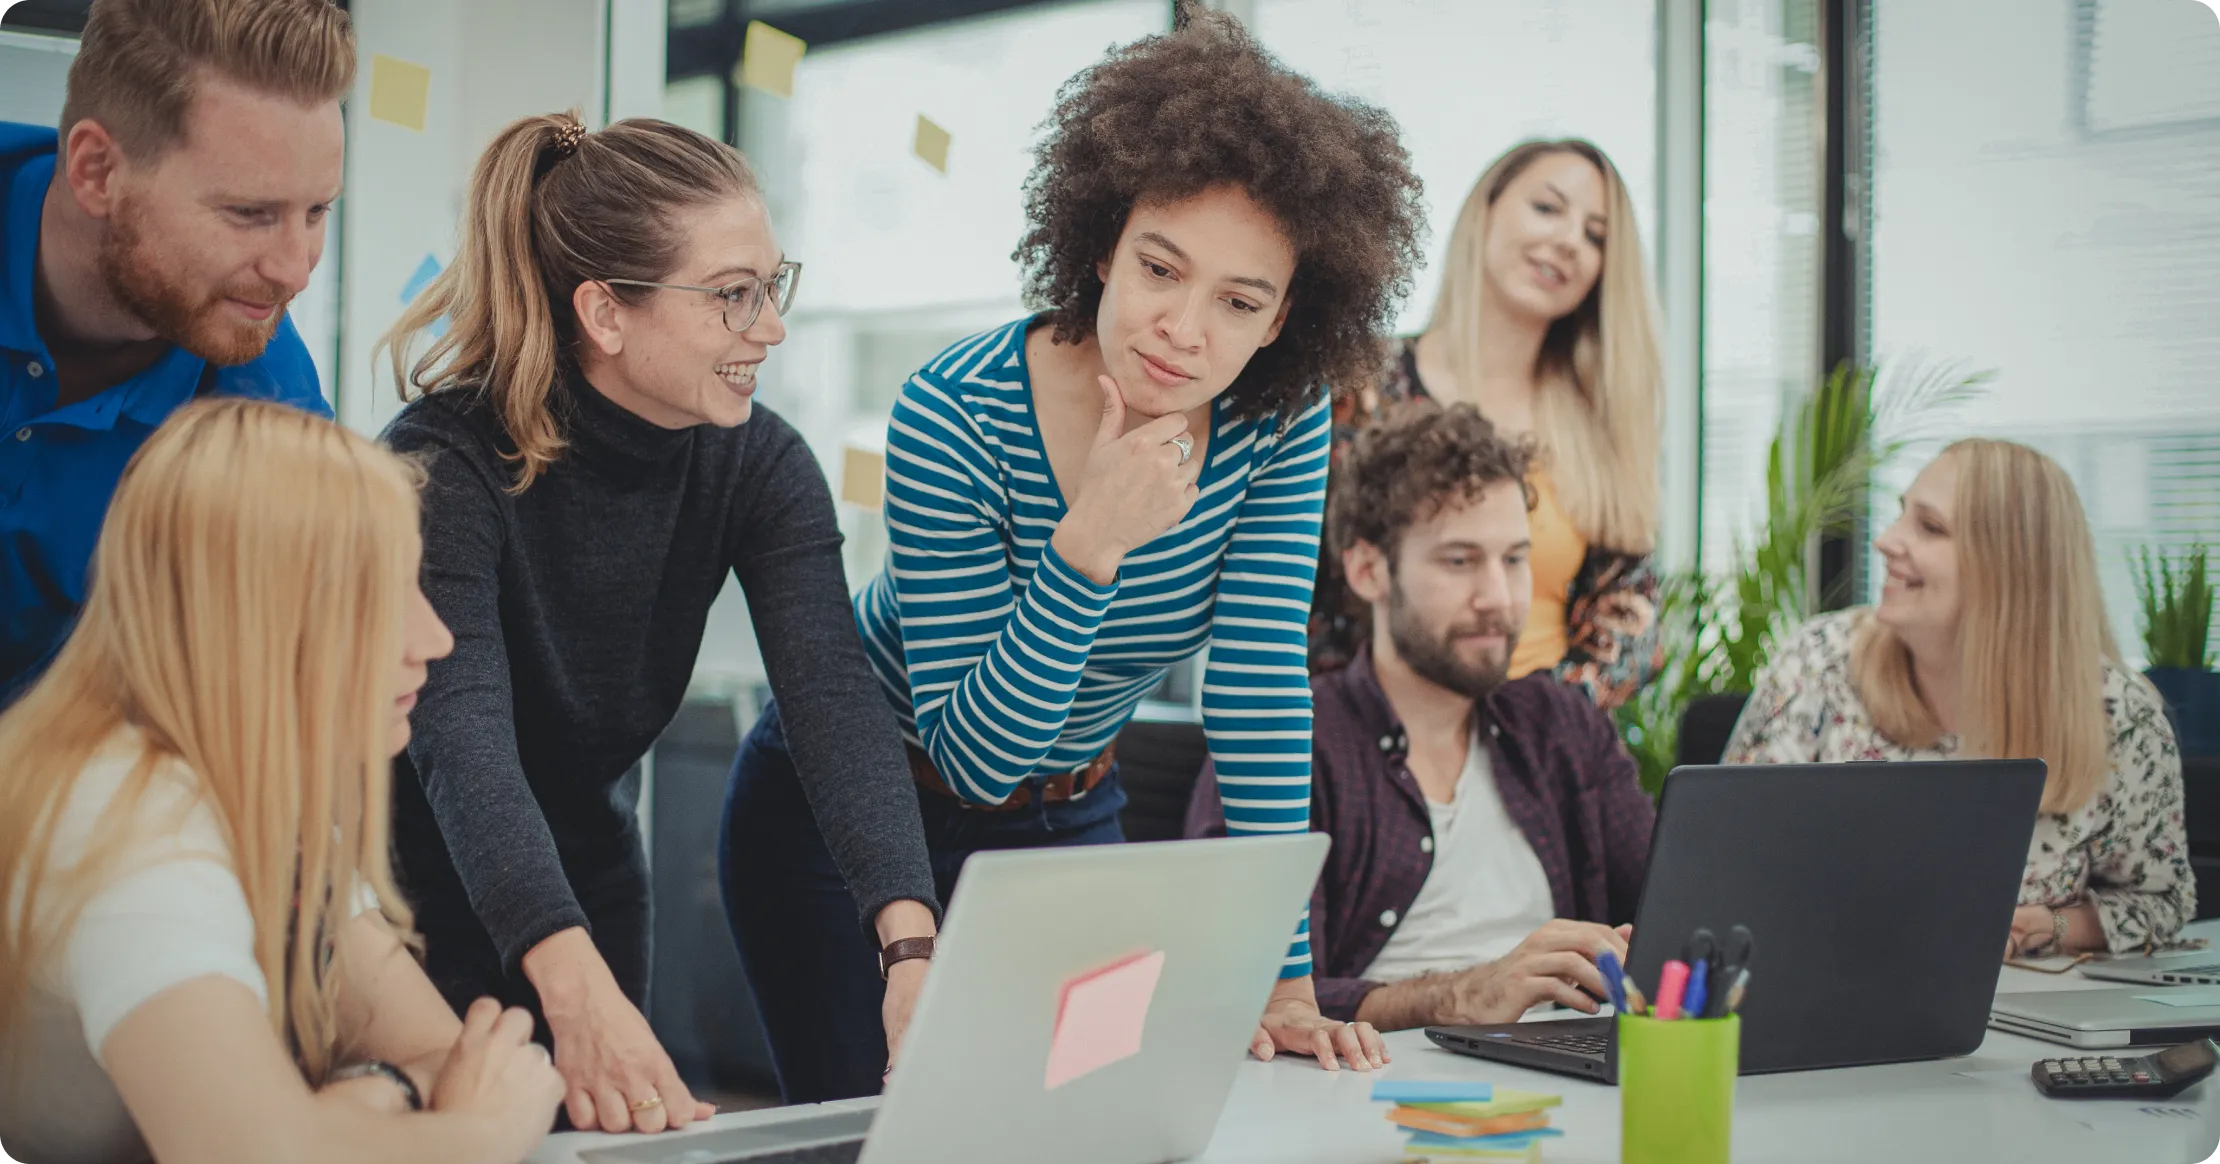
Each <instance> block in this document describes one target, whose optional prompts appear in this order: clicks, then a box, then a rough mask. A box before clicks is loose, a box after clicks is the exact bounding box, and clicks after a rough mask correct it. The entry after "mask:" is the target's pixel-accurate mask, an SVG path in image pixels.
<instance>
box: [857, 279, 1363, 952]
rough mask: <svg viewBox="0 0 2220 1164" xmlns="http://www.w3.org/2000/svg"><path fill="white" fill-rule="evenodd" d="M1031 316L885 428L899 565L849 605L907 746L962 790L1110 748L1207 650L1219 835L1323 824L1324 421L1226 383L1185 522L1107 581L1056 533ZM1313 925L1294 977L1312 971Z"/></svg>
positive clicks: (1063, 767)
mask: <svg viewBox="0 0 2220 1164" xmlns="http://www.w3.org/2000/svg"><path fill="white" fill-rule="evenodd" d="M1032 322H1033V321H1032V320H1030V319H1022V320H1019V321H1017V322H1015V323H1011V324H1007V325H1005V326H1003V327H1000V328H996V329H995V330H993V331H990V332H985V333H983V334H980V335H976V336H973V337H971V338H969V339H966V340H963V341H961V342H959V343H957V344H955V345H954V346H952V347H950V348H949V349H948V350H947V351H945V352H942V353H941V354H940V355H939V356H937V357H935V358H934V360H933V361H932V363H930V364H927V365H926V366H925V367H924V368H923V369H921V370H920V371H918V373H917V374H916V375H914V376H912V377H910V379H909V382H908V383H907V384H904V385H903V386H902V391H901V394H900V396H899V397H898V398H897V399H896V401H895V404H894V417H893V421H892V423H891V424H890V425H889V426H888V429H887V453H886V508H885V515H886V524H887V536H888V540H889V542H890V543H891V548H892V552H891V554H890V556H889V561H888V563H887V567H886V569H885V570H883V571H881V572H880V573H879V575H878V576H877V577H876V578H873V579H872V580H871V582H870V583H869V584H868V585H866V586H865V587H864V589H863V591H862V593H861V594H859V595H858V596H857V599H856V618H857V621H858V622H859V623H860V625H861V628H862V631H863V640H864V649H865V652H866V653H867V654H868V655H869V656H870V658H871V664H872V667H873V668H874V669H875V670H876V671H877V672H878V675H879V682H880V684H881V685H882V686H883V687H885V689H886V693H887V697H888V699H890V700H891V701H892V702H893V704H894V707H895V710H896V713H897V714H898V715H899V716H900V718H901V720H902V727H903V731H904V733H905V734H906V735H907V736H908V737H909V739H910V741H911V742H912V743H914V744H916V745H918V746H919V747H921V748H923V749H924V750H925V752H926V754H927V755H929V756H931V757H932V760H933V765H934V767H936V768H938V769H939V770H940V773H941V775H942V777H943V778H944V779H946V780H947V781H948V784H949V787H951V788H952V789H954V790H955V792H956V794H957V795H958V796H960V797H962V798H963V799H965V800H967V801H971V802H973V803H977V804H999V803H1001V802H1002V801H1003V800H1005V799H1007V798H1008V797H1009V795H1010V794H1011V793H1012V792H1013V791H1015V790H1016V788H1017V786H1018V784H1019V783H1021V782H1022V781H1024V780H1025V779H1026V778H1027V777H1030V776H1036V775H1039V776H1045V775H1050V774H1053V773H1057V772H1068V771H1071V770H1072V769H1074V768H1077V767H1079V766H1081V765H1083V764H1085V763H1086V762H1087V761H1088V760H1089V759H1091V758H1093V756H1094V755H1095V754H1096V753H1097V752H1100V751H1101V750H1102V749H1103V747H1104V746H1105V745H1107V744H1108V743H1110V741H1111V740H1112V738H1114V737H1115V736H1116V735H1117V734H1118V729H1120V728H1122V727H1124V726H1125V723H1126V720H1128V719H1129V718H1131V717H1132V715H1133V709H1134V707H1135V706H1136V705H1138V704H1139V703H1140V701H1141V699H1142V697H1143V696H1144V695H1146V694H1147V693H1148V692H1149V690H1150V689H1151V688H1153V687H1155V685H1156V684H1157V682H1158V681H1159V680H1161V679H1162V678H1163V677H1164V673H1165V672H1166V671H1167V670H1168V669H1169V668H1170V667H1171V666H1172V665H1173V664H1174V663H1177V662H1179V661H1180V660H1182V659H1186V658H1190V657H1192V656H1194V655H1195V654H1197V653H1199V652H1201V651H1202V650H1203V648H1204V647H1205V646H1208V647H1209V655H1208V658H1207V661H1206V662H1205V664H1204V667H1203V699H1202V706H1203V733H1204V735H1205V737H1206V738H1207V739H1208V741H1209V745H1210V754H1211V758H1212V759H1213V760H1215V761H1216V762H1217V770H1218V786H1219V792H1220V795H1221V797H1222V799H1223V803H1224V806H1225V814H1226V829H1227V832H1228V833H1229V834H1231V835H1234V836H1241V835H1244V834H1248V835H1254V834H1259V833H1300V832H1304V831H1306V830H1307V829H1308V828H1309V826H1310V757H1311V750H1310V675H1309V672H1308V670H1307V667H1306V665H1305V649H1304V648H1305V643H1306V638H1305V635H1306V621H1307V619H1308V618H1309V614H1310V590H1311V582H1312V579H1313V576H1314V574H1315V572H1316V570H1317V561H1318V532H1319V523H1320V520H1321V518H1322V515H1323V511H1324V507H1325V497H1326V464H1327V448H1328V441H1329V435H1330V428H1331V426H1330V422H1329V413H1328V408H1327V406H1326V403H1325V402H1324V401H1323V400H1321V401H1320V402H1319V403H1317V404H1315V405H1313V406H1311V407H1310V408H1309V409H1307V410H1305V411H1304V412H1303V413H1302V415H1301V416H1299V417H1298V418H1297V419H1296V420H1295V421H1294V422H1293V424H1291V425H1286V426H1284V428H1283V426H1282V424H1281V423H1280V422H1279V421H1276V420H1273V419H1265V420H1238V419H1234V418H1232V417H1231V416H1230V415H1229V412H1228V407H1227V400H1226V397H1224V396H1222V395H1221V396H1220V397H1219V398H1218V401H1217V403H1216V405H1215V406H1214V407H1213V409H1212V412H1211V439H1210V447H1209V449H1208V452H1207V454H1206V456H1207V460H1206V461H1205V463H1204V466H1203V472H1202V477H1201V480H1200V481H1199V482H1197V486H1198V489H1199V491H1200V496H1199V497H1198V498H1197V500H1196V502H1195V505H1194V507H1193V508H1192V509H1190V510H1189V511H1188V513H1187V516H1186V517H1185V518H1183V519H1182V520H1181V521H1180V522H1179V524H1178V525H1175V526H1173V527H1172V528H1171V529H1169V530H1167V531H1165V532H1164V533H1163V534H1162V535H1160V536H1159V537H1157V538H1156V540H1154V541H1152V542H1150V543H1149V544H1147V545H1145V546H1142V547H1141V548H1140V549H1138V550H1135V551H1134V552H1133V553H1131V554H1128V555H1126V557H1125V561H1124V564H1123V565H1121V566H1120V567H1119V569H1118V577H1117V579H1116V581H1115V582H1113V583H1112V584H1111V585H1108V586H1101V585H1097V584H1096V583H1095V582H1094V581H1092V580H1091V579H1089V578H1088V577H1087V576H1086V575H1084V574H1082V573H1080V572H1079V571H1078V570H1077V569H1075V568H1073V567H1072V566H1071V565H1070V564H1068V563H1066V562H1065V561H1064V560H1063V558H1062V556H1061V555H1059V554H1057V553H1056V551H1055V550H1054V549H1053V548H1052V547H1050V545H1049V544H1048V542H1049V536H1050V535H1051V534H1053V533H1054V532H1055V530H1056V523H1057V522H1058V521H1060V520H1062V519H1063V516H1064V512H1065V510H1064V501H1063V497H1062V496H1061V495H1060V493H1059V492H1058V490H1057V488H1056V482H1055V480H1054V479H1053V476H1052V474H1051V472H1050V469H1049V463H1048V455H1047V453H1046V451H1045V450H1044V448H1043V447H1042V444H1041V435H1040V425H1039V423H1038V421H1037V419H1036V418H1035V417H1034V414H1033V394H1032V378H1031V375H1030V373H1029V371H1028V369H1027V367H1026V363H1025V334H1026V330H1027V328H1028V326H1029V325H1030V324H1031V323H1032ZM1308 935H1309V923H1308V920H1307V919H1306V920H1305V921H1304V922H1303V924H1302V926H1301V927H1300V928H1299V929H1298V930H1297V933H1296V940H1295V944H1294V947H1293V948H1292V949H1291V950H1290V951H1289V953H1288V957H1287V962H1286V964H1285V966H1284V967H1283V968H1282V970H1281V976H1282V977H1288V978H1297V977H1301V976H1303V975H1306V974H1308V973H1310V940H1309V936H1308Z"/></svg>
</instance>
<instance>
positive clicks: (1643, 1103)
mask: <svg viewBox="0 0 2220 1164" xmlns="http://www.w3.org/2000/svg"><path fill="white" fill-rule="evenodd" d="M1618 1055H1619V1159H1620V1161H1621V1162H1622V1164H1727V1161H1728V1159H1729V1156H1730V1154H1731V1149H1732V1144H1733V1140H1734V1081H1735V1077H1736V1076H1737V1075H1738V1074H1739V1073H1740V1070H1741V1066H1742V1016H1740V1015H1731V1014H1730V1015H1728V1016H1727V1017H1725V1018H1715V1019H1676V1020H1674V1021H1672V1022H1662V1021H1659V1020H1657V1019H1654V1018H1643V1017H1639V1016H1634V1015H1621V1016H1620V1017H1619V1041H1618Z"/></svg>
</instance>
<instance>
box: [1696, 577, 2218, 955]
mask: <svg viewBox="0 0 2220 1164" xmlns="http://www.w3.org/2000/svg"><path fill="white" fill-rule="evenodd" d="M1866 616H1867V612H1866V611H1864V610H1862V609H1861V610H1848V611H1838V612H1835V613H1832V614H1824V615H1820V616H1819V617H1817V618H1814V619H1812V620H1811V621H1810V622H1807V623H1805V624H1804V625H1803V626H1802V627H1801V628H1799V629H1798V630H1797V631H1796V632H1795V633H1794V634H1793V635H1792V636H1791V637H1789V638H1788V639H1787V640H1786V641H1784V642H1782V643H1781V644H1780V646H1779V647H1777V648H1776V649H1775V651H1774V655H1773V660H1772V662H1770V663H1769V664H1767V665H1766V668H1765V670H1764V671H1763V672H1762V673H1761V674H1760V675H1759V676H1758V680H1757V690H1756V691H1755V692H1753V693H1752V694H1751V696H1750V702H1749V703H1748V704H1747V705H1745V706H1744V708H1743V709H1742V718H1741V720H1740V721H1739V722H1737V723H1736V724H1735V728H1734V736H1733V738H1732V739H1730V740H1729V741H1728V743H1727V752H1726V762H1727V763H1729V764H1804V763H1840V762H1843V761H1849V760H1941V759H1948V758H1950V757H1952V756H1955V755H1957V753H1958V738H1957V736H1955V735H1945V736H1944V737H1943V738H1942V739H1941V740H1940V741H1938V743H1937V744H1936V746H1935V747H1933V748H1904V747H1899V746H1897V745H1896V744H1894V743H1891V742H1890V741H1889V740H1888V739H1886V738H1885V737H1883V736H1882V735H1881V733H1880V730H1879V729H1877V728H1875V727H1874V726H1873V720H1872V717H1870V716H1868V715H1867V714H1866V710H1865V704H1864V702H1863V701H1862V700H1861V699H1860V697H1859V695H1858V690H1857V685H1856V684H1855V683H1854V682H1853V681H1852V679H1851V676H1850V643H1851V639H1852V637H1853V635H1854V634H1855V632H1856V630H1857V627H1858V625H1859V623H1860V622H1861V621H1862V620H1863V619H1864V618H1865V617H1866ZM2104 707H2105V714H2106V715H2107V716H2109V717H2110V718H2111V720H2112V772H2111V775H2110V777H2109V778H2108V779H2107V780H2106V782H2105V785H2104V788H2103V789H2102V790H2101V791H2100V792H2099V793H2098V794H2097V795H2096V796H2095V797H2093V798H2091V799H2090V801H2089V803H2087V804H2085V805H2083V806H2082V807H2080V808H2078V809H2076V810H2074V811H2073V812H2070V813H2063V814H2061V813H2052V812H2046V813H2043V814H2042V815H2041V816H2039V817H2037V818H2036V821H2035V837H2034V840H2032V841H2030V842H2029V844H2028V849H2027V872H2026V875H2025V877H2024V878H2023V879H2022V880H2021V882H2020V904H2022V905H2047V906H2054V907H2055V906H2061V905H2066V904H2069V903H2071V902H2073V901H2075V900H2077V899H2079V898H2084V897H2086V898H2087V899H2088V900H2089V901H2090V902H2091V903H2092V904H2094V905H2095V906H2096V910H2097V917H2098V919H2099V920H2100V921H2102V922H2103V925H2104V936H2105V941H2106V942H2107V943H2108V944H2109V945H2110V947H2111V949H2112V951H2113V952H2114V953H2123V952H2126V951H2130V950H2141V949H2146V948H2151V947H2156V946H2163V945H2168V944H2171V943H2173V942H2174V941H2175V939H2176V935H2178V934H2179V933H2180V931H2181V927H2182V926H2183V925H2185V924H2187V923H2188V922H2189V921H2190V919H2191V918H2193V917H2194V916H2195V915H2196V909H2197V884H2196V881H2195V879H2194V878H2193V877H2192V876H2191V874H2190V870H2189V838H2188V836H2187V834H2186V833H2185V831H2184V829H2183V825H2182V785H2181V754H2180V753H2179V752H2178V751H2176V750H2175V747H2174V732H2173V728H2172V727H2171V726H2169V725H2168V724H2167V722H2166V714H2165V711H2164V709H2163V708H2162V706H2161V705H2160V703H2159V700H2158V696H2157V695H2156V694H2154V693H2153V692H2152V691H2151V689H2150V686H2149V685H2148V684H2146V683H2144V682H2143V680H2142V678H2141V677H2140V676H2137V675H2135V674H2133V673H2131V672H2129V671H2126V670H2124V669H2122V668H2120V667H2116V666H2114V665H2112V664H2109V663H2108V664H2106V665H2105V672H2104Z"/></svg>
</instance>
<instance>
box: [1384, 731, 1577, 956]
mask: <svg viewBox="0 0 2220 1164" xmlns="http://www.w3.org/2000/svg"><path fill="white" fill-rule="evenodd" d="M1426 807H1427V810H1428V811H1429V812H1431V813H1432V814H1433V818H1434V865H1433V868H1432V869H1430V870H1428V871H1427V874H1426V883H1425V884H1424V885H1421V886H1419V890H1418V900H1416V901H1413V902H1412V903H1411V908H1410V912H1408V913H1406V914H1404V915H1403V917H1402V918H1401V919H1400V921H1399V922H1398V923H1397V924H1396V925H1395V932H1394V933H1392V934H1390V935H1388V941H1387V945H1386V946H1384V947H1382V948H1381V950H1380V956H1379V957H1377V958H1374V959H1373V960H1372V965H1371V966H1370V967H1369V968H1367V969H1366V970H1365V972H1364V977H1366V978H1368V979H1370V980H1372V981H1374V982H1400V981H1402V980H1403V979H1406V978H1416V977H1418V976H1419V975H1421V974H1431V973H1434V972H1437V971H1454V970H1464V969H1468V968H1470V967H1472V966H1477V965H1479V964H1480V963H1482V962H1492V961H1494V960H1495V959H1497V958H1500V957H1502V956H1503V955H1505V954H1508V953H1510V952H1511V949H1512V947H1514V946H1517V945H1518V944H1519V943H1520V942H1521V941H1524V940H1525V938H1526V936H1527V935H1528V934H1531V933H1533V932H1534V931H1535V930H1536V929H1538V928H1540V927H1541V925H1542V924H1543V923H1545V922H1547V921H1549V919H1550V918H1552V917H1555V916H1556V913H1557V904H1556V901H1555V899H1554V898H1552V897H1551V896H1550V892H1549V875H1548V874H1547V873H1544V872H1543V871H1542V862H1541V860H1540V859H1539V858H1537V857H1535V856H1534V846H1532V845H1530V844H1528V843H1527V841H1526V834H1525V833H1522V832H1520V831H1519V828H1518V825H1517V824H1515V823H1513V821H1512V820H1511V818H1510V816H1509V814H1507V813H1505V812H1504V811H1503V797H1502V796H1501V795H1499V794H1498V793H1497V792H1496V788H1495V771H1494V768H1493V766H1492V765H1491V764H1490V763H1489V760H1488V750H1487V748H1486V747H1485V746H1483V745H1482V743H1481V740H1480V737H1479V736H1478V735H1477V734H1476V735H1475V736H1474V737H1473V741H1472V747H1471V750H1470V751H1468V752H1467V753H1466V754H1465V770H1464V772H1463V773H1462V774H1461V775H1459V776H1458V777H1457V787H1456V789H1455V791H1454V792H1453V793H1452V794H1451V799H1450V801H1449V803H1447V804H1437V803H1435V802H1433V801H1431V800H1429V801H1427V802H1426Z"/></svg>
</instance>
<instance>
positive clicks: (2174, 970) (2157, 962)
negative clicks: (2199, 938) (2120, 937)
mask: <svg viewBox="0 0 2220 1164" xmlns="http://www.w3.org/2000/svg"><path fill="white" fill-rule="evenodd" d="M2081 976H2082V977H2084V978H2099V979H2103V980H2104V981H2106V982H2136V983H2141V984H2142V985H2145V986H2220V950H2190V951H2187V952H2185V953H2180V954H2159V955H2156V956H2154V957H2149V958H2098V959H2094V960H2091V961H2088V962H2083V963H2082V964H2081Z"/></svg>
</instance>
